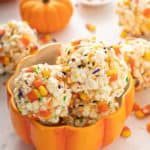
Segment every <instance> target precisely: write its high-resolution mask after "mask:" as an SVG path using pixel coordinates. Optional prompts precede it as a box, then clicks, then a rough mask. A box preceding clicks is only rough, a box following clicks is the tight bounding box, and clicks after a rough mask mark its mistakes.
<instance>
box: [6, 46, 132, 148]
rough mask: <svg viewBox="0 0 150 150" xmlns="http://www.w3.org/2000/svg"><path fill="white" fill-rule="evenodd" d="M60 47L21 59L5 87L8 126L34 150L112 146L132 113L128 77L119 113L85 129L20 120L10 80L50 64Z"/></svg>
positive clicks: (130, 89)
mask: <svg viewBox="0 0 150 150" xmlns="http://www.w3.org/2000/svg"><path fill="white" fill-rule="evenodd" d="M60 49H61V45H59V44H53V45H49V46H48V47H45V48H42V50H40V51H38V52H37V53H36V54H34V55H31V56H27V57H25V58H24V59H23V60H22V61H21V62H20V63H19V65H18V67H17V70H16V72H15V74H14V75H13V76H12V77H11V78H10V79H9V81H8V83H7V94H8V104H9V110H10V115H11V120H12V124H13V126H14V129H15V131H16V133H17V134H18V135H19V136H20V137H21V139H22V140H23V141H24V142H26V143H28V144H31V145H34V146H35V147H36V149H37V150H98V149H99V148H100V147H104V146H106V145H108V144H110V143H112V142H113V141H114V140H115V139H116V138H117V137H118V136H119V135H120V132H121V129H122V127H123V124H124V122H125V120H126V118H127V117H128V116H129V114H130V113H131V112H132V107H133V104H134V101H133V100H134V82H133V79H132V77H131V76H130V82H129V83H130V84H129V87H128V89H127V91H126V92H125V93H124V95H123V96H122V103H121V106H120V108H119V110H118V111H117V112H115V113H113V114H111V115H108V116H106V117H103V118H101V119H100V120H99V121H97V122H96V123H95V124H93V125H90V126H88V127H81V128H77V127H72V126H67V125H66V126H56V127H49V126H44V125H42V124H40V123H39V122H36V121H34V120H31V119H29V118H28V117H26V116H22V115H21V114H20V113H19V112H18V110H17V107H16V105H15V102H14V99H13V93H12V89H13V88H14V87H13V86H14V85H13V81H14V78H15V77H16V76H17V75H18V73H19V71H20V69H21V68H24V67H28V66H31V65H34V64H38V63H44V62H47V63H49V64H54V63H55V60H56V56H57V54H58V50H60Z"/></svg>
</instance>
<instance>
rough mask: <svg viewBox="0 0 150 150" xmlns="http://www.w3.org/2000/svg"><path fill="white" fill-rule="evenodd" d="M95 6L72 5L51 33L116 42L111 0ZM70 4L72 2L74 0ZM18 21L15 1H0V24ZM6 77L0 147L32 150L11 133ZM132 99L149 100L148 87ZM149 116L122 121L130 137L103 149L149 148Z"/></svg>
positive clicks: (0, 101)
mask: <svg viewBox="0 0 150 150" xmlns="http://www.w3.org/2000/svg"><path fill="white" fill-rule="evenodd" d="M112 1H113V3H111V4H109V5H106V6H102V7H99V8H89V7H82V6H81V5H79V6H78V7H75V8H74V15H73V17H72V19H71V21H70V24H69V25H68V26H67V27H66V28H65V29H64V30H63V31H61V32H58V33H55V34H52V37H54V38H56V39H57V40H58V41H59V42H63V43H66V42H68V41H70V40H71V39H75V38H81V37H86V36H92V35H96V36H97V38H98V39H100V40H103V41H104V42H106V43H109V44H111V43H116V42H118V41H119V40H120V39H119V32H120V28H119V27H118V25H117V16H116V15H115V2H116V0H112ZM74 3H76V1H75V0H74ZM12 19H15V20H20V16H19V0H16V1H15V0H14V1H12V2H9V3H2V4H0V23H6V22H7V21H9V20H12ZM86 23H92V24H95V25H96V26H97V31H96V32H95V33H90V32H88V31H87V30H86V28H85V24H86ZM6 79H7V77H0V150H34V148H33V147H32V146H29V145H26V144H24V143H23V142H22V141H21V140H20V139H19V138H18V136H17V135H16V134H15V132H14V130H13V128H12V125H11V121H10V117H9V113H8V110H7V104H6V93H5V88H4V86H3V85H2V83H3V82H4V81H5V80H6ZM135 99H136V101H138V102H139V103H140V104H142V105H144V104H146V103H150V89H147V90H145V91H142V92H140V93H137V94H136V98H135ZM148 122H150V118H146V119H144V120H137V119H135V117H134V116H133V115H131V116H130V117H129V118H128V120H127V121H126V125H128V126H129V127H130V128H131V130H132V136H131V137H130V138H128V139H123V138H121V137H119V138H118V139H117V140H116V141H115V142H114V143H113V144H111V145H109V146H107V147H105V148H103V150H150V134H149V133H148V132H147V131H146V129H145V126H146V123H148Z"/></svg>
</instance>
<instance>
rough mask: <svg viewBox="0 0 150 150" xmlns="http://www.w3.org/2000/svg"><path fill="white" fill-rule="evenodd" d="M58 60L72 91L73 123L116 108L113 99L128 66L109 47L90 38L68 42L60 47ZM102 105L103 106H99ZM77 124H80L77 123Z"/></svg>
mask: <svg viewBox="0 0 150 150" xmlns="http://www.w3.org/2000/svg"><path fill="white" fill-rule="evenodd" d="M57 63H58V64H63V65H64V73H65V75H66V82H67V83H68V84H69V85H70V86H71V89H72V92H73V97H74V98H73V99H74V100H72V103H73V104H72V105H73V106H72V107H73V110H72V112H71V113H72V115H73V116H75V115H74V114H78V115H77V116H76V118H77V119H78V120H75V124H78V125H79V124H80V122H79V121H80V118H82V120H81V123H82V124H83V125H84V123H85V124H90V122H95V121H96V120H97V119H98V118H100V117H101V116H103V115H104V116H105V115H108V114H111V113H113V112H115V111H116V110H117V109H118V108H119V103H120V102H118V101H117V99H118V98H119V97H121V95H122V94H123V93H124V91H125V89H126V87H127V85H128V83H129V76H128V69H127V66H126V64H125V63H124V61H121V60H119V59H118V58H117V56H116V55H115V52H114V50H113V48H106V47H105V46H104V45H103V43H101V42H96V41H92V40H79V41H74V42H71V43H70V45H68V46H66V47H65V48H64V49H63V50H62V51H61V56H60V57H58V60H57ZM103 107H104V110H103ZM79 126H81V125H79Z"/></svg>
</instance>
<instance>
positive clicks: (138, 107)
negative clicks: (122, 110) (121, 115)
mask: <svg viewBox="0 0 150 150" xmlns="http://www.w3.org/2000/svg"><path fill="white" fill-rule="evenodd" d="M140 109H141V107H140V105H139V104H138V103H136V102H135V103H134V105H133V110H132V111H133V112H135V111H138V110H140Z"/></svg>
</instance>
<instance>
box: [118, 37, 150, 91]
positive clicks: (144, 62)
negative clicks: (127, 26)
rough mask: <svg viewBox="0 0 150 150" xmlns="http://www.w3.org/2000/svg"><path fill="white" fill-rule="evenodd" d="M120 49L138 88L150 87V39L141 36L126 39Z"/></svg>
mask: <svg viewBox="0 0 150 150" xmlns="http://www.w3.org/2000/svg"><path fill="white" fill-rule="evenodd" d="M120 50H121V51H122V54H123V57H124V60H125V62H126V63H127V65H128V67H129V69H130V72H131V74H132V76H133V78H134V79H135V88H136V90H141V89H144V88H147V87H150V41H148V40H144V39H141V38H135V39H134V38H133V39H128V40H124V41H123V42H121V44H120Z"/></svg>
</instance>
